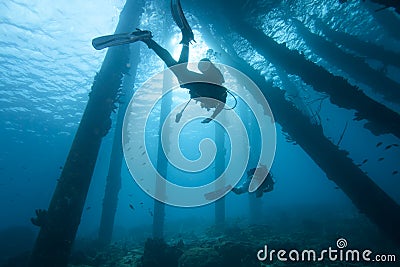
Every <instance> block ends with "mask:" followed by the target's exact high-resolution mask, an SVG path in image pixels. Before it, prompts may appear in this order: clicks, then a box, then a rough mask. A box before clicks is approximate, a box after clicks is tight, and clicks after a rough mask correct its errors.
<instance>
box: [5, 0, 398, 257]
mask: <svg viewBox="0 0 400 267" xmlns="http://www.w3.org/2000/svg"><path fill="white" fill-rule="evenodd" d="M124 2H125V1H117V0H107V1H106V0H99V1H78V0H68V1H64V0H59V1H55V2H54V1H49V0H46V1H34V3H31V1H26V0H20V1H16V0H11V1H0V35H1V36H2V37H1V38H0V39H1V40H0V118H1V119H0V124H1V127H0V147H1V149H0V210H1V214H2V215H1V216H0V263H1V261H2V260H4V259H5V258H6V257H7V256H9V255H12V254H13V253H15V254H17V253H18V252H19V251H21V250H24V249H29V248H31V247H32V245H33V240H34V238H35V236H36V234H37V233H38V228H37V227H36V226H33V225H32V224H31V222H30V218H31V217H34V210H35V209H38V208H41V209H46V208H47V207H48V204H49V202H50V199H51V197H52V194H53V191H54V189H55V186H56V183H57V179H58V178H59V176H60V174H61V171H62V167H63V165H64V163H65V160H66V157H67V155H68V152H69V148H70V146H71V143H72V140H73V138H74V136H75V133H76V131H77V128H78V125H79V122H80V120H81V117H82V114H83V112H84V109H85V106H86V103H87V101H88V93H89V91H90V87H91V85H92V82H93V78H94V76H95V74H96V72H97V71H98V70H99V69H100V66H101V63H102V61H103V59H104V56H105V52H106V51H105V50H103V51H96V50H94V49H93V48H92V46H91V39H92V38H93V37H96V36H100V35H106V34H110V33H112V32H114V29H115V27H116V25H117V23H118V15H119V12H120V11H121V9H122V7H123V6H124ZM266 2H267V1H266ZM350 2H351V3H347V4H345V5H339V4H338V1H336V0H324V1H318V4H315V2H314V1H306V0H304V1H296V3H292V5H291V6H290V8H291V10H292V12H294V14H296V15H295V16H296V17H297V18H298V19H300V20H304V21H305V24H306V26H307V27H308V28H309V29H310V30H311V31H313V32H315V33H319V32H318V30H317V29H316V28H315V26H314V25H313V23H312V20H311V19H310V16H309V15H311V14H313V15H316V16H318V17H320V18H321V19H322V20H323V21H324V22H326V23H327V24H329V26H330V27H331V28H333V29H336V30H337V31H345V32H347V33H350V34H352V35H355V36H358V37H359V38H360V39H362V40H365V41H369V42H373V43H375V44H379V45H381V46H384V47H385V48H387V49H389V50H392V51H396V52H397V53H400V50H399V47H400V41H399V40H398V39H397V40H396V39H395V38H393V37H391V36H390V35H389V34H388V33H387V32H385V31H384V29H383V27H382V26H380V24H379V23H378V22H377V21H376V19H374V18H373V17H372V16H371V14H370V13H369V12H368V11H367V9H366V8H363V7H360V4H359V3H358V2H357V1H350ZM300 7H301V9H300ZM300 10H302V11H300ZM382 12H392V11H391V10H385V11H382ZM348 14H351V15H348ZM396 16H397V19H398V23H399V25H400V17H399V16H398V15H396ZM189 18H190V19H189V20H190V21H189V22H190V23H195V22H196V20H195V19H194V18H193V17H192V16H190V17H189ZM162 19H163V14H162V13H161V11H160V10H158V9H157V7H155V6H154V5H147V6H146V9H145V13H144V17H143V18H142V24H141V25H140V27H141V28H143V29H150V30H152V31H153V35H154V36H163V33H162V29H161V28H160V27H158V23H159V21H160V20H162ZM257 20H258V21H260V23H261V24H260V25H263V30H264V32H265V33H266V34H268V35H269V36H272V37H274V39H275V40H276V41H277V42H279V43H282V42H286V44H287V47H289V48H290V49H296V50H300V51H303V53H304V54H305V55H306V57H307V58H308V59H310V60H311V61H313V62H316V63H318V64H320V65H322V66H323V67H325V68H326V69H328V70H329V71H331V72H332V73H334V74H336V75H342V76H344V77H346V78H347V74H346V73H344V72H343V71H341V70H340V69H338V68H337V67H336V66H332V65H330V63H329V62H328V61H325V60H324V59H323V58H320V57H319V56H318V55H317V54H316V53H314V52H313V51H312V50H310V49H309V48H308V47H307V44H306V42H305V41H304V40H303V39H302V38H301V36H298V35H297V34H296V32H295V29H294V27H293V26H291V24H290V22H289V21H287V20H285V19H284V16H283V14H281V13H279V12H269V13H267V14H265V15H262V16H260V17H259V18H257ZM193 28H194V29H195V31H194V32H195V34H196V38H197V43H196V44H195V45H194V46H193V49H192V50H193V51H196V52H193V53H192V54H191V58H190V60H193V61H196V60H199V59H200V58H202V57H204V56H205V55H206V51H207V49H208V48H209V47H208V46H207V44H206V43H205V42H204V40H203V39H202V36H201V29H199V27H198V25H196V24H195V25H193ZM178 33H179V31H178V28H176V27H175V28H174V29H173V31H171V34H175V35H174V36H171V40H164V42H165V45H166V46H168V47H169V48H170V49H171V51H174V50H173V49H174V47H175V46H178V43H179V35H178ZM164 36H165V35H164ZM176 36H178V37H177V38H176ZM228 36H229V38H233V39H234V40H235V42H234V43H233V46H234V47H235V49H236V51H237V53H238V54H239V55H240V56H241V57H242V58H243V59H245V60H247V61H248V62H250V63H251V64H252V66H253V67H254V68H256V69H257V70H259V71H260V72H261V73H262V74H263V75H265V78H266V79H267V80H269V81H271V82H273V83H274V85H276V86H282V80H281V79H280V78H279V76H278V75H277V72H276V69H275V67H274V66H273V65H271V64H270V63H269V62H268V61H266V60H265V59H264V58H263V57H262V56H261V55H259V54H257V53H256V52H255V51H254V50H253V49H252V47H251V46H250V44H249V43H248V42H247V41H246V40H244V39H241V38H239V37H238V36H235V35H234V34H230V35H228ZM157 38H158V37H157ZM177 53H179V50H178V52H176V51H174V55H175V56H176V54H177ZM141 58H142V61H141V62H140V63H139V66H138V74H137V79H136V82H135V88H138V87H140V86H141V84H143V83H144V82H145V81H146V80H147V79H149V78H150V77H152V76H153V75H154V74H155V73H157V72H159V71H161V70H162V69H163V68H164V66H163V63H162V62H161V61H160V60H159V59H158V58H157V57H156V56H155V55H154V54H153V53H152V52H151V51H149V50H148V49H147V48H146V47H145V46H144V45H142V46H141ZM372 66H375V65H373V64H372ZM379 66H380V64H379V63H378V64H377V67H376V66H375V67H376V68H378V67H379ZM387 75H388V76H389V77H390V78H392V79H393V80H395V81H398V82H400V70H399V69H398V68H396V67H390V68H389V72H388V74H387ZM288 79H289V80H290V81H291V82H292V84H293V85H294V87H295V88H296V90H298V91H297V92H289V88H288V89H287V90H288V97H289V96H290V95H296V94H297V95H298V98H296V99H295V100H294V102H295V104H296V106H297V107H298V108H299V109H301V110H302V112H304V113H305V114H308V115H310V114H313V113H315V112H318V113H319V117H320V120H319V121H318V122H317V123H320V124H321V125H322V127H323V129H324V134H325V135H326V136H327V138H329V139H330V140H332V142H333V143H337V142H338V141H339V138H340V136H341V134H342V132H343V129H344V127H345V125H346V123H348V128H347V130H346V132H345V134H344V136H343V139H342V141H341V144H340V148H342V149H345V150H347V151H349V156H350V158H352V159H353V160H354V162H355V163H356V164H361V163H362V162H363V161H364V160H365V159H368V161H367V162H365V164H362V166H361V167H360V168H361V169H362V170H363V171H365V172H366V173H367V174H368V176H369V177H371V178H372V179H373V180H374V181H375V183H377V184H378V185H379V186H380V187H381V188H382V189H383V190H384V191H385V192H386V193H387V194H388V195H389V196H390V197H392V198H393V199H394V200H395V201H396V202H397V203H400V174H398V173H395V171H400V148H399V147H392V148H391V149H386V150H385V147H386V146H387V145H390V144H399V140H398V139H397V138H396V137H394V136H393V135H390V134H387V135H381V136H374V135H372V134H371V133H370V132H369V131H367V130H365V129H364V128H363V125H364V123H365V121H353V117H354V112H353V111H349V110H344V109H341V108H338V107H337V106H335V105H333V104H332V103H330V101H329V99H324V100H321V101H312V100H315V99H320V98H321V97H323V95H322V94H320V93H317V92H315V91H313V89H312V87H310V86H308V85H306V84H305V83H303V82H302V81H301V79H299V77H297V76H293V75H288ZM350 79H351V77H350ZM351 82H355V83H357V81H352V80H351ZM283 89H286V88H283ZM363 90H365V92H366V93H367V94H368V95H370V96H371V97H373V98H375V99H378V100H379V101H380V102H382V103H384V104H385V105H387V106H389V107H391V108H392V109H393V110H396V111H397V112H399V111H400V106H398V105H396V104H393V103H388V102H384V101H383V100H382V99H381V97H380V96H379V95H378V94H376V93H374V92H372V90H370V89H369V88H367V87H365V88H363ZM175 97H176V99H178V100H179V102H180V103H181V102H183V101H186V99H188V95H186V94H185V92H184V91H183V90H181V91H180V92H179V93H177V94H176V95H175ZM176 99H175V100H176ZM354 101H356V100H354ZM115 117H116V116H115V114H113V118H112V119H113V121H114V123H113V128H112V130H111V131H110V133H109V134H108V135H107V136H106V137H105V138H104V139H103V143H102V146H101V149H100V153H99V156H98V159H97V164H96V168H95V172H94V175H93V179H92V184H91V186H90V190H89V193H88V197H87V201H86V204H85V207H84V211H83V216H82V221H81V224H80V227H79V230H78V238H96V236H97V231H98V227H99V224H100V215H101V208H102V200H103V195H104V186H105V181H106V176H107V172H108V164H109V161H110V152H111V146H112V138H113V129H115ZM250 120H252V118H250ZM192 124H199V125H196V126H193V127H192V128H190V127H189V126H190V125H188V126H187V128H184V130H183V131H182V137H181V138H180V139H179V142H180V143H181V146H182V151H183V154H184V155H185V156H187V158H189V159H191V160H193V159H196V158H198V157H199V156H200V152H199V150H198V149H197V148H198V144H199V142H200V141H201V140H202V139H204V138H207V137H208V138H213V137H214V128H213V127H212V126H210V125H207V126H204V127H205V128H202V127H203V125H200V123H199V121H194V122H192ZM157 125H158V121H157V119H156V118H154V122H153V125H152V127H150V128H152V130H153V131H154V132H151V131H150V133H149V134H151V135H152V136H153V137H154V136H155V135H157ZM253 125H255V124H253ZM207 127H208V128H207ZM276 127H277V130H276V132H277V147H276V154H275V159H274V162H273V165H272V171H273V173H274V178H275V180H276V184H275V190H274V191H273V192H271V193H268V194H265V195H264V196H263V198H262V199H261V200H259V202H260V207H262V209H260V210H259V212H258V215H257V217H258V218H257V219H258V220H257V222H258V223H263V224H271V225H276V224H280V223H282V222H283V221H285V222H290V225H292V224H293V225H299V224H300V223H301V222H302V220H303V219H304V218H313V219H316V220H317V219H318V218H321V217H323V218H328V219H332V220H333V219H334V218H336V219H338V221H340V220H342V219H348V218H354V217H358V216H362V215H360V214H359V212H358V210H357V208H356V207H355V206H354V205H353V204H352V202H351V201H350V200H349V198H348V197H347V196H346V195H345V194H344V193H343V192H342V191H341V190H340V189H339V188H337V186H336V185H335V183H333V182H332V181H330V180H329V179H328V178H327V177H326V175H325V173H324V172H323V171H322V170H321V169H320V168H319V167H318V166H317V165H316V164H315V162H313V160H312V159H311V158H310V157H309V156H308V155H307V154H306V153H305V152H304V151H303V150H302V149H301V147H299V146H298V145H296V144H294V143H293V142H290V140H288V138H287V136H285V134H284V133H282V131H281V127H280V126H279V125H276ZM204 129H206V130H204ZM207 129H208V130H207ZM247 131H248V132H251V133H252V135H253V136H255V140H253V144H254V147H255V149H254V150H252V152H251V155H250V162H251V164H249V167H250V165H254V163H253V162H257V159H256V158H257V154H258V153H259V151H258V149H257V148H256V147H257V142H259V140H257V138H256V137H257V136H258V135H259V133H258V129H257V128H256V127H254V129H251V127H248V126H247ZM378 142H383V145H382V146H379V147H377V146H376V144H377V143H378ZM154 145H155V144H154V143H152V144H151V146H153V147H152V148H151V149H150V151H152V152H151V153H152V158H153V159H154V158H155V155H156V154H155V153H156V151H157V150H156V146H154ZM229 146H230V144H229V143H227V144H226V148H227V149H228V154H229V151H230V147H229ZM379 158H384V160H382V161H378V159H379ZM338 167H339V166H338ZM211 168H212V166H210V168H209V169H207V170H205V172H204V173H200V174H195V175H194V176H192V178H191V179H193V181H190V180H184V181H182V180H181V181H176V182H177V183H179V182H181V185H191V186H193V185H199V184H204V183H207V182H209V181H210V180H212V179H213V177H212V175H214V173H213V172H214V171H213V170H212V169H211ZM176 173H177V175H176V176H174V177H180V175H188V174H187V173H183V172H182V173H180V172H179V171H177V172H176ZM196 175H197V176H196ZM153 203H154V200H153V199H152V198H151V197H149V196H148V195H147V194H145V193H144V192H143V191H142V190H141V189H140V188H139V187H138V185H137V184H136V183H135V181H134V179H133V178H132V177H131V175H130V173H129V171H128V169H127V167H126V166H125V165H124V166H123V167H122V188H121V191H120V194H119V205H118V209H117V214H116V219H115V240H120V239H122V238H127V239H129V238H130V239H134V240H138V241H141V242H144V240H145V238H146V236H147V237H149V236H151V231H150V230H151V224H152V220H153V212H152V210H153ZM130 205H132V206H133V207H134V209H132V208H131V207H130ZM249 210H250V209H249V200H248V195H247V194H244V195H240V196H237V195H234V194H232V193H229V194H228V195H227V196H226V218H227V221H228V222H229V223H232V224H237V225H239V226H241V227H246V225H248V224H251V223H252V222H251V216H250V212H249ZM213 223H214V205H212V204H209V205H206V206H203V207H197V208H189V209H184V208H177V207H170V206H167V207H166V217H165V224H166V229H168V230H167V234H169V235H173V234H174V233H187V232H190V231H194V232H196V233H200V232H201V231H202V230H204V229H207V228H208V227H210V226H212V225H213ZM288 225H289V223H288ZM13 227H21V228H18V229H24V231H25V230H26V231H27V233H26V234H23V235H22V234H21V236H20V237H19V238H20V239H21V240H19V238H16V240H17V241H18V240H19V241H18V242H19V245H17V246H16V247H12V248H10V247H7V241H6V239H4V238H3V237H2V236H1V235H2V234H3V236H5V233H16V232H20V233H21V232H22V230H18V229H17V230H15V228H13ZM135 227H142V228H144V229H146V231H147V232H146V231H144V232H142V233H140V234H137V235H136V236H135V234H132V231H133V230H131V229H134V228H135ZM288 227H289V226H288ZM127 233H131V234H132V236H131V237H127V236H128V234H127ZM349 238H350V237H349ZM7 240H9V238H7ZM335 241H336V240H335V239H333V240H332V242H335ZM21 244H25V247H24V246H21ZM7 249H9V250H10V251H11V252H10V251H7ZM1 250H3V251H7V252H5V253H6V254H7V255H3V254H2V251H1Z"/></svg>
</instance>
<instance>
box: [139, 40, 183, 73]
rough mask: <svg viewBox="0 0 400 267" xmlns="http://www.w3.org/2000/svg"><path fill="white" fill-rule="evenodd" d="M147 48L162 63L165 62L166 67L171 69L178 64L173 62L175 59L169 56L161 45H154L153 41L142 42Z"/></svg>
mask: <svg viewBox="0 0 400 267" xmlns="http://www.w3.org/2000/svg"><path fill="white" fill-rule="evenodd" d="M142 42H144V43H145V44H147V46H148V47H149V48H150V49H151V50H153V51H154V52H155V53H156V54H157V56H158V57H159V58H161V59H162V61H164V62H165V64H166V65H167V66H168V67H172V66H175V65H177V64H178V62H176V61H175V59H174V58H173V57H172V56H171V54H170V53H169V52H168V50H167V49H165V48H163V47H162V46H161V45H159V44H158V43H156V42H155V41H154V40H153V39H145V40H142Z"/></svg>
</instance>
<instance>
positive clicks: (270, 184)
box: [232, 165, 275, 198]
mask: <svg viewBox="0 0 400 267" xmlns="http://www.w3.org/2000/svg"><path fill="white" fill-rule="evenodd" d="M256 170H257V177H255V176H254V173H255V172H256ZM265 176H267V177H265ZM253 178H254V179H260V180H261V179H264V178H265V179H264V181H263V182H262V184H261V185H260V186H259V187H258V188H257V190H256V191H255V194H256V197H257V198H260V197H262V196H263V194H264V193H267V192H271V191H272V190H274V184H275V182H274V180H273V176H272V173H271V172H268V170H267V168H266V167H265V166H264V165H261V167H257V169H256V168H252V169H250V170H249V171H247V178H246V181H245V182H244V183H243V184H242V185H241V186H240V187H234V188H232V192H233V193H235V194H237V195H241V194H243V193H246V192H248V189H249V186H250V182H251V180H252V179H253Z"/></svg>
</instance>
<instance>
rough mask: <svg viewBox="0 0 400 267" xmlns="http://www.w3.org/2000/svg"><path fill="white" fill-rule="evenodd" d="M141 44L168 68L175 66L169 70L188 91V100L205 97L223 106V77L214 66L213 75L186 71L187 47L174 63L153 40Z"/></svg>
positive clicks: (225, 91)
mask: <svg viewBox="0 0 400 267" xmlns="http://www.w3.org/2000/svg"><path fill="white" fill-rule="evenodd" d="M143 42H144V43H146V44H147V46H148V47H149V48H150V49H152V50H153V51H154V52H155V53H156V54H157V56H158V57H160V58H161V59H162V60H163V61H164V62H165V64H166V65H167V66H168V67H174V66H175V67H174V68H171V70H172V71H173V72H174V74H175V76H176V77H177V78H178V80H179V82H180V84H181V87H182V88H187V89H189V94H190V98H192V99H195V98H199V97H207V98H213V99H216V100H218V101H220V102H222V103H224V104H225V103H226V97H227V89H226V88H225V87H224V86H222V83H223V82H224V80H223V76H222V74H221V72H220V71H219V70H218V69H217V68H216V67H215V66H212V67H213V68H215V73H214V75H207V74H204V73H198V72H194V71H191V70H189V69H187V64H185V63H187V62H188V59H189V46H188V45H186V44H184V45H183V46H182V51H181V55H180V57H179V61H176V60H175V59H174V58H173V57H172V56H171V54H170V53H169V52H168V50H166V49H165V48H163V47H162V46H160V45H159V44H158V43H156V42H155V41H154V40H153V39H145V40H143ZM180 64H182V65H180ZM210 64H211V63H210ZM193 81H195V82H193Z"/></svg>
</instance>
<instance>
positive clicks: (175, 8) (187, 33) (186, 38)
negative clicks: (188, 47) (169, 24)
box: [171, 0, 196, 44]
mask: <svg viewBox="0 0 400 267" xmlns="http://www.w3.org/2000/svg"><path fill="white" fill-rule="evenodd" d="M171 13H172V18H173V19H174V21H175V23H176V25H178V27H179V28H180V29H181V31H182V41H181V44H189V43H190V42H192V41H193V42H196V41H195V40H194V35H193V31H192V28H190V26H189V23H188V22H187V20H186V18H185V14H183V10H182V6H181V1H180V0H171Z"/></svg>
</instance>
